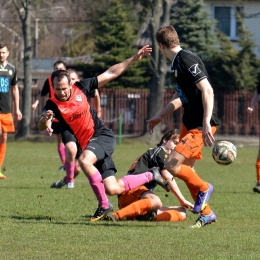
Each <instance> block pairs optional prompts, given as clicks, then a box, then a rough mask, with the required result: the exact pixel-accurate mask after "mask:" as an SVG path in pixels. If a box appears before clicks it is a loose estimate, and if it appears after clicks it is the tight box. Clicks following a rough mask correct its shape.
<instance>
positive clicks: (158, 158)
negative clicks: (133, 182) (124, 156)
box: [127, 146, 168, 189]
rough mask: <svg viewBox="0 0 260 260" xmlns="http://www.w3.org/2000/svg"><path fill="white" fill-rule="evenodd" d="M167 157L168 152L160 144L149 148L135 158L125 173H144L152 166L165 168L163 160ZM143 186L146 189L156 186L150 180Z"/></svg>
mask: <svg viewBox="0 0 260 260" xmlns="http://www.w3.org/2000/svg"><path fill="white" fill-rule="evenodd" d="M167 157H168V154H167V153H166V152H165V150H164V149H163V148H162V147H161V146H158V147H157V148H150V149H149V150H147V151H146V152H145V153H144V154H142V155H141V156H140V157H138V158H137V159H136V161H135V162H134V163H133V165H132V166H131V168H130V169H129V171H128V173H127V174H128V175H129V174H140V173H144V172H147V171H149V169H151V168H152V167H159V169H160V170H162V169H165V166H164V161H165V159H166V158H167ZM145 186H146V187H147V188H148V189H153V188H154V187H155V186H156V183H155V182H153V181H152V182H149V183H148V184H146V185H145Z"/></svg>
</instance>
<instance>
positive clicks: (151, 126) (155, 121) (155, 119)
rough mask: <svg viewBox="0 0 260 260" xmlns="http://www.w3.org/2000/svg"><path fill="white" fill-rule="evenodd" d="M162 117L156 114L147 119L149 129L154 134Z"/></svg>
mask: <svg viewBox="0 0 260 260" xmlns="http://www.w3.org/2000/svg"><path fill="white" fill-rule="evenodd" d="M161 120H162V119H161V118H160V117H159V116H154V117H152V118H151V119H149V120H146V122H147V131H148V132H149V133H150V134H152V133H153V129H154V127H155V126H156V125H158V124H160V123H161Z"/></svg>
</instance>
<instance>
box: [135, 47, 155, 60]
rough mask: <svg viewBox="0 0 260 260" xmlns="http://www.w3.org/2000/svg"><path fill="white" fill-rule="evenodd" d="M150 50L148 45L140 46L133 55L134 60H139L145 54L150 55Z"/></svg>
mask: <svg viewBox="0 0 260 260" xmlns="http://www.w3.org/2000/svg"><path fill="white" fill-rule="evenodd" d="M151 52H152V48H151V47H149V45H145V46H144V47H143V48H141V49H140V50H139V51H138V52H137V54H136V55H135V56H134V60H135V61H138V60H141V59H142V58H143V57H145V56H150V55H151Z"/></svg>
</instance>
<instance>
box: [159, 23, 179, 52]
mask: <svg viewBox="0 0 260 260" xmlns="http://www.w3.org/2000/svg"><path fill="white" fill-rule="evenodd" d="M155 38H156V41H157V42H158V43H161V44H163V45H164V46H165V47H166V48H173V47H176V46H178V45H180V40H179V37H178V33H177V32H176V30H175V29H174V27H173V26H171V25H166V26H163V27H161V28H160V29H158V30H157V32H156V35H155Z"/></svg>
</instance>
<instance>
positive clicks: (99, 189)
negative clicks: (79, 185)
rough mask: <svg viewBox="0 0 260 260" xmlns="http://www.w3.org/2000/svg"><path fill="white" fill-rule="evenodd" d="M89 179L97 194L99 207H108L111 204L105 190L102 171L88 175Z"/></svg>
mask: <svg viewBox="0 0 260 260" xmlns="http://www.w3.org/2000/svg"><path fill="white" fill-rule="evenodd" d="M88 181H89V184H90V186H91V188H92V190H93V192H94V193H95V195H96V198H97V200H98V205H99V207H102V208H108V206H109V203H108V198H107V195H106V192H105V187H104V184H103V182H102V177H101V174H100V172H96V173H95V174H93V175H90V176H88Z"/></svg>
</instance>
